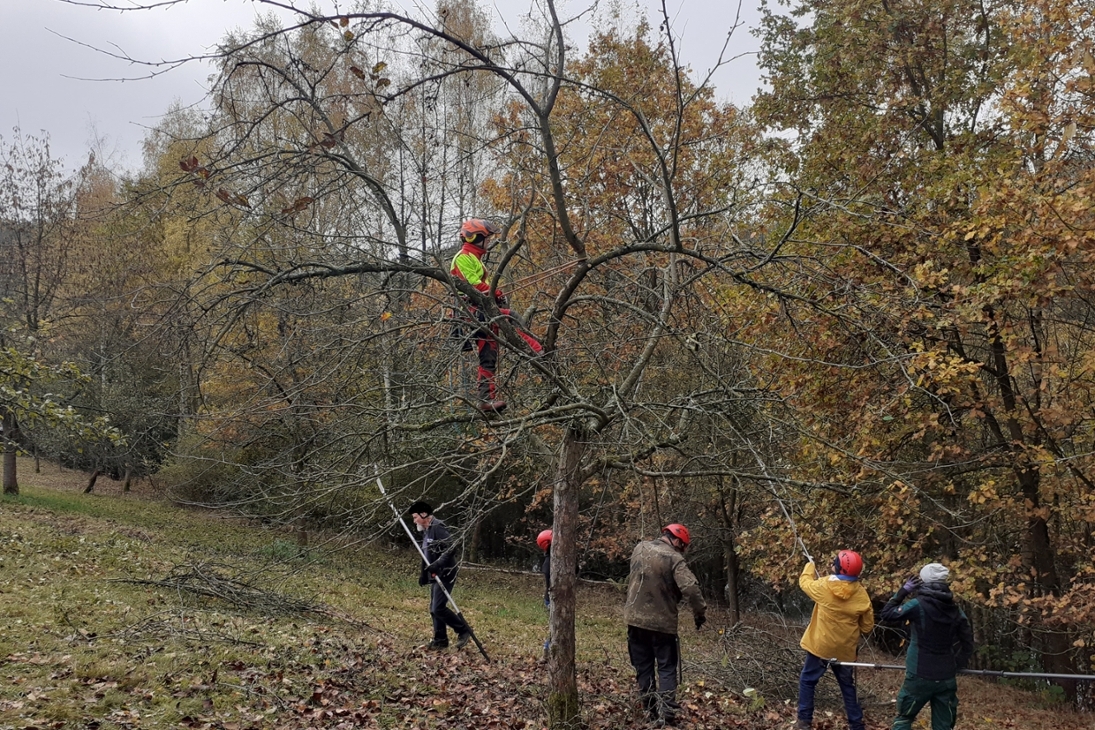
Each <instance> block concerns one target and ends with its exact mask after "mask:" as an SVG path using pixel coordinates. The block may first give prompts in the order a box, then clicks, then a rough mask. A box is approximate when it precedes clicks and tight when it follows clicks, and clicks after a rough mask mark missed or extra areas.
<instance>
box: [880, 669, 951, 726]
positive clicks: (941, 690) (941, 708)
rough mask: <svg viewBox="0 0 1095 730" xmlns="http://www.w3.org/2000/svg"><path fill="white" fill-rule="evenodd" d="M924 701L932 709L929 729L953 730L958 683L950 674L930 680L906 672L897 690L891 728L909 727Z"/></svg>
mask: <svg viewBox="0 0 1095 730" xmlns="http://www.w3.org/2000/svg"><path fill="white" fill-rule="evenodd" d="M928 703H931V708H932V730H954V725H955V723H957V722H958V682H957V681H955V679H954V678H953V677H952V678H951V679H941V680H938V681H932V680H930V679H921V678H920V677H914V676H910V675H907V674H906V675H905V683H904V684H902V685H901V691H900V692H898V693H897V717H896V718H894V721H893V730H910V729H911V728H912V724H913V720H915V719H916V715H917V713H918V712H920V710H921V709H923V707H924V705H926V704H928Z"/></svg>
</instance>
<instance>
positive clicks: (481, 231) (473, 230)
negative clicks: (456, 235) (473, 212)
mask: <svg viewBox="0 0 1095 730" xmlns="http://www.w3.org/2000/svg"><path fill="white" fill-rule="evenodd" d="M501 232H502V229H501V228H499V227H498V224H496V223H492V222H491V221H486V220H483V219H481V218H471V219H469V220H466V221H464V224H463V225H462V226H460V239H461V240H463V241H467V242H468V243H471V242H473V241H475V240H476V237H478V236H482V237H483V238H490V237H491V236H493V235H495V234H496V233H501Z"/></svg>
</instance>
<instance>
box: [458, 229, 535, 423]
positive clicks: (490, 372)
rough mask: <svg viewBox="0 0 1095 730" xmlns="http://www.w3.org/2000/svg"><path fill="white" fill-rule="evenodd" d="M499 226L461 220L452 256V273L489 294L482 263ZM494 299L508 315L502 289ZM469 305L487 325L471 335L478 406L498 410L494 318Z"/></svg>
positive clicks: (532, 340)
mask: <svg viewBox="0 0 1095 730" xmlns="http://www.w3.org/2000/svg"><path fill="white" fill-rule="evenodd" d="M500 230H501V229H499V228H498V226H497V224H495V223H493V222H491V221H487V220H482V219H479V218H472V219H470V220H467V221H464V224H463V225H461V226H460V242H461V247H460V250H459V251H458V252H457V254H456V255H455V256H454V257H453V259H452V267H451V270H450V273H451V274H452V276H453V277H454V278H457V279H463V280H464V281H466V282H468V283H469V284H471V285H472V286H474V287H475V288H476V289H478V290H479V291H481V292H483V293H484V294H490V277H488V276H487V271H486V269H485V268H484V267H483V258H484V257H485V256H486V255H487V252H488V251H489V250H490V249H491V237H492V236H495V235H497V234H498V233H499V232H500ZM494 301H495V303H496V304H497V305H498V311H499V313H500V314H501V315H502V316H504V317H509V316H511V312H510V310H509V309H508V307H507V302H506V297H505V295H504V294H503V293H502V291H501V289H497V290H495V292H494ZM468 309H469V310H470V311H471V313H472V315H473V316H475V317H476V319H477V320H478V321H479V322H481V323H483V324H484V325H486V326H485V327H484V326H480V327H476V329H475V334H474V336H473V337H474V340H475V346H476V350H477V351H478V353H479V375H478V383H479V408H480V410H482V411H483V412H485V413H501V412H502V411H504V410H505V408H506V402H505V401H504V400H501V399H499V398H498V396H497V392H496V389H495V382H494V376H495V372H496V371H497V369H498V339H497V335H498V325H497V324H494V323H493V322H492V323H490V324H487V317H486V315H485V313H484V312H482V311H480V309H479V308H478V307H476V306H475V305H474V304H471V303H469V305H468ZM517 332H518V334H519V335H521V337H522V338H523V339H524V340H525V342H527V343H528V345H529V347H531V348H532V351H533V352H534V353H536V354H539V353H540V352H542V351H543V346H542V345H541V344H540V343H539V342H538V341H537V340H536V338H534V337H532V335H529V334H528V333H526V332H523V331H521V330H517Z"/></svg>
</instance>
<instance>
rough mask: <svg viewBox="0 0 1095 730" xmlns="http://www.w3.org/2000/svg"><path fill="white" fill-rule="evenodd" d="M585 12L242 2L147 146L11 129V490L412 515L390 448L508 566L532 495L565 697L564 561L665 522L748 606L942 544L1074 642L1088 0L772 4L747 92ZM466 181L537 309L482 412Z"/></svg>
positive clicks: (1084, 608) (1089, 614) (992, 587)
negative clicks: (159, 494) (568, 30)
mask: <svg viewBox="0 0 1095 730" xmlns="http://www.w3.org/2000/svg"><path fill="white" fill-rule="evenodd" d="M260 2H261V0H260ZM565 27H566V19H565V18H563V17H562V16H560V15H559V13H558V11H557V9H556V7H555V5H554V4H553V3H551V2H547V3H545V4H543V5H537V6H535V7H534V8H533V12H532V13H531V15H530V18H529V19H528V22H527V24H526V25H525V26H524V27H522V28H521V29H520V31H519V32H515V33H514V34H512V35H507V36H496V35H494V34H493V33H492V31H491V30H490V22H489V17H488V16H487V14H486V12H485V11H484V10H483V9H481V8H479V7H477V6H476V4H475V3H474V0H442V2H440V3H439V4H438V6H437V8H436V9H435V11H433V12H431V13H428V14H424V15H423V16H421V17H419V16H413V17H412V16H408V15H403V14H401V13H399V12H396V11H395V10H393V9H390V8H387V7H386V6H384V4H383V3H382V2H380V1H379V0H377V1H376V2H373V1H369V2H361V3H358V4H356V5H355V6H354V7H353V10H352V12H349V11H347V10H346V9H343V10H342V11H341V12H334V11H331V12H330V14H324V13H323V11H321V10H313V11H308V12H304V11H301V12H299V14H298V16H297V22H296V24H293V25H286V24H283V23H281V22H278V21H276V20H275V19H274V18H273V17H271V18H270V19H269V20H267V21H264V22H262V23H260V24H258V25H257V26H256V27H254V28H253V29H251V30H250V31H247V32H245V33H239V34H232V35H228V36H226V37H225V38H224V41H223V43H222V45H221V46H220V48H218V49H216V53H215V54H214V57H215V59H216V62H217V74H216V77H215V82H214V86H213V91H212V94H211V97H210V100H209V102H210V103H209V107H208V109H207V110H205V111H195V110H193V109H174V110H171V111H170V113H168V114H167V115H166V117H165V120H164V121H163V122H162V123H161V124H160V125H158V126H157V127H156V128H155V129H154V130H152V132H151V133H150V134H149V135H148V137H147V140H146V143H145V162H144V166H143V168H142V169H141V170H140V171H139V172H138V173H136V174H119V173H118V171H115V170H110V169H106V168H105V167H104V166H103V165H102V164H101V163H100V162H99V161H97V160H96V159H95V158H94V157H92V158H91V159H89V160H88V162H87V164H86V165H84V166H83V167H82V168H81V169H80V170H79V172H77V173H76V174H75V175H69V174H68V173H67V172H65V167H64V164H63V161H60V160H57V159H54V158H53V157H52V156H51V155H50V151H49V142H48V136H46V135H42V136H30V135H26V134H24V133H22V132H20V131H18V130H16V131H14V132H13V133H11V134H8V135H6V136H4V137H3V138H2V139H0V157H2V159H3V166H2V168H0V250H2V255H0V320H2V324H3V330H2V332H0V412H2V416H3V431H2V434H3V447H4V455H5V459H4V471H3V487H4V491H5V492H6V493H17V492H18V474H17V471H16V464H17V462H16V459H15V454H16V452H17V451H20V450H21V451H22V452H25V453H29V454H33V455H35V456H38V457H43V458H49V459H52V460H57V461H59V462H61V463H63V464H65V465H68V466H73V467H80V468H83V469H86V470H87V471H89V472H92V473H94V474H96V475H98V474H104V475H107V476H109V477H111V478H114V479H123V480H126V481H127V482H128V481H129V480H130V479H132V478H134V477H136V476H152V477H153V479H154V480H155V483H156V484H157V485H158V486H159V487H160V488H161V489H162V490H163V491H164V492H165V493H169V494H170V495H171V496H172V497H173V498H175V499H177V500H180V501H182V502H187V503H195V504H213V505H217V506H220V507H224V508H232V509H235V510H239V511H241V512H244V513H246V514H248V515H252V516H255V517H259V518H261V519H263V520H265V521H267V522H269V523H274V524H283V525H286V526H290V527H292V528H293V529H294V530H296V532H297V534H298V535H299V536H300V538H301V539H302V540H304V539H307V536H308V535H309V534H311V533H315V532H318V531H337V532H342V533H356V534H360V535H364V536H369V537H376V536H378V535H380V534H386V535H389V536H390V538H391V539H393V540H395V539H400V535H401V533H397V532H394V531H392V515H391V511H390V508H389V507H388V505H387V504H385V502H384V501H383V499H382V498H381V495H380V492H379V490H378V489H377V486H376V480H377V479H378V478H379V479H381V480H382V481H383V483H384V484H385V486H386V488H387V489H388V490H389V492H392V493H394V495H395V496H396V499H397V501H398V503H400V504H408V503H409V502H410V501H411V500H414V499H418V498H426V499H429V500H431V501H433V503H434V504H436V505H438V512H439V513H440V514H441V515H443V517H444V518H445V519H446V521H447V522H448V523H449V524H451V525H455V526H457V527H459V532H460V535H461V537H462V543H463V554H464V558H465V560H469V561H482V562H486V561H490V562H498V563H510V564H513V565H519V566H522V567H526V566H528V565H529V564H530V563H532V562H533V561H535V560H537V557H536V550H535V545H534V543H533V537H534V536H535V534H536V533H537V532H538V531H539V530H540V529H542V528H543V527H546V526H552V527H553V529H554V530H555V535H556V542H555V546H556V547H555V548H554V551H553V563H554V564H555V566H556V571H555V573H556V574H555V576H554V578H553V580H554V583H553V591H554V597H555V598H554V600H553V602H552V616H551V622H552V636H553V644H552V646H553V650H552V657H551V660H550V664H549V671H550V674H551V687H552V690H551V691H552V698H553V699H552V701H551V703H550V704H549V711H550V714H551V717H552V719H553V722H556V723H558V724H560V725H561V724H563V723H565V722H566V721H567V720H568V718H570V717H573V715H574V713H576V712H577V701H576V698H577V690H576V687H575V685H574V631H573V621H574V586H575V575H580V576H582V577H586V578H601V579H603V578H613V579H619V578H621V577H622V576H625V575H626V570H627V566H626V559H627V555H628V554H629V552H630V549H631V547H632V545H633V544H634V542H635V541H636V540H638V539H640V538H642V537H648V536H651V535H653V534H655V533H656V531H657V529H658V528H659V527H660V526H661V525H663V524H665V523H667V522H683V523H685V524H686V525H688V527H689V528H690V530H692V533H693V546H694V548H693V550H690V552H689V557H690V563H691V564H692V565H693V567H694V568H695V569H696V572H697V574H699V575H700V576H701V579H702V580H703V582H704V584H705V589H706V591H707V593H708V594H709V595H710V596H711V597H712V598H713V599H717V600H720V601H724V602H726V603H727V604H728V606H729V608H730V612H731V616H733V617H734V619H735V620H736V619H737V618H739V617H740V616H741V615H742V613H744V612H745V611H746V610H760V611H772V610H789V609H790V610H793V609H794V607H795V603H796V602H797V601H799V600H800V599H799V598H798V597H797V595H798V594H797V592H796V591H795V590H792V588H793V585H794V584H793V579H794V578H795V577H797V575H798V572H799V570H800V569H801V564H802V562H803V559H802V552H803V546H805V547H807V548H808V549H809V551H810V552H811V553H812V554H813V555H816V556H819V559H822V556H828V555H830V554H831V553H832V552H833V551H835V550H836V549H839V548H844V547H850V548H854V549H857V550H859V551H860V552H862V554H863V555H864V557H865V560H866V562H867V566H868V573H867V581H868V587H869V590H870V591H871V593H872V594H873V595H876V596H880V597H887V596H888V595H889V591H890V590H892V589H893V588H895V587H896V586H897V585H899V583H900V581H901V580H902V579H903V578H904V577H906V576H907V575H909V574H910V573H911V572H912V570H913V569H914V568H915V567H917V566H919V565H920V564H922V563H924V562H926V561H930V560H942V561H943V562H946V563H947V564H948V565H950V567H951V569H952V571H953V574H954V576H955V582H954V588H955V592H956V595H958V596H960V598H961V600H962V602H963V605H964V607H965V608H966V611H967V613H968V614H969V615H970V617H971V620H972V621H973V623H974V629H975V633H976V636H977V640H978V644H979V653H978V655H977V659H976V661H977V662H978V665H979V666H981V667H985V668H996V669H1009V670H1034V671H1051V672H1063V673H1077V672H1080V673H1083V672H1090V671H1092V670H1093V668H1095V667H1093V660H1095V657H1093V656H1092V653H1091V649H1090V648H1089V647H1090V646H1091V645H1093V644H1095V608H1093V606H1095V561H1093V560H1092V558H1091V553H1092V549H1093V547H1095V535H1093V527H1095V489H1093V485H1092V482H1091V480H1092V479H1093V478H1095V473H1093V470H1092V457H1093V449H1095V428H1093V418H1095V410H1093V407H1095V348H1093V347H1092V339H1093V338H1095V281H1093V277H1095V268H1093V263H1095V262H1093V260H1092V259H1093V256H1095V204H1093V203H1092V201H1093V200H1095V11H1093V9H1092V6H1091V5H1090V3H1086V2H1078V1H1075V0H1061V1H1057V0H1028V1H1026V2H1018V1H1015V0H1000V1H999V2H989V3H982V2H967V1H965V0H945V1H942V2H940V1H939V0H935V1H933V2H923V1H921V0H899V1H898V2H878V3H863V2H858V1H852V0H831V1H829V2H820V1H819V0H817V1H815V0H806V1H805V2H793V3H789V4H787V5H781V6H780V7H768V8H766V9H765V13H764V21H763V24H762V26H761V27H760V28H758V29H756V32H757V33H758V34H759V35H760V37H761V39H762V52H761V56H760V61H759V63H760V65H761V68H762V69H763V70H764V73H765V80H766V86H765V88H764V90H763V91H762V92H760V93H758V95H757V96H756V97H755V98H754V99H753V100H752V104H751V105H750V106H748V107H736V106H733V105H730V104H728V103H725V102H722V101H720V100H719V96H718V93H717V89H714V88H712V87H711V86H710V85H708V83H707V82H706V80H705V79H704V78H700V77H697V76H696V75H695V74H694V73H693V72H692V71H691V70H690V69H688V68H686V67H684V66H682V64H681V62H680V60H679V49H678V48H677V46H676V45H675V43H676V41H675V38H674V36H673V35H672V34H667V29H668V28H670V27H671V24H670V23H669V22H668V20H667V19H665V22H663V23H662V24H661V25H659V26H657V27H655V26H653V25H645V24H640V25H639V26H638V27H632V26H630V25H627V24H623V23H620V24H617V25H615V26H606V27H603V28H601V29H600V30H599V31H598V32H597V33H595V34H594V36H593V37H592V38H591V40H590V42H589V44H588V46H587V47H584V48H581V49H575V48H572V47H571V46H570V45H569V44H568V41H567V38H566V34H565V33H564V29H565ZM739 32H740V31H739ZM733 43H734V36H733V34H731V35H730V36H729V39H728V45H727V49H728V55H729V54H730V53H732V51H733ZM469 217H481V218H490V219H493V220H495V221H498V222H499V223H500V224H501V225H502V226H503V227H504V233H503V236H502V238H503V239H504V244H503V245H502V246H500V247H499V249H497V250H496V251H495V252H493V253H492V258H491V260H490V262H489V264H488V271H490V272H492V273H493V274H494V276H495V283H497V284H498V286H499V287H500V288H502V289H504V290H505V291H506V292H507V294H508V296H509V300H510V304H511V306H512V307H513V308H515V309H516V310H518V311H520V312H521V313H522V316H523V319H524V321H525V322H527V323H528V325H529V327H530V328H531V329H532V330H533V331H534V332H536V333H537V335H538V336H539V337H541V338H542V340H543V342H544V344H545V348H546V354H545V356H543V357H539V358H534V357H533V356H532V355H533V353H532V352H531V351H530V350H529V349H528V348H527V346H525V345H524V343H523V341H522V340H521V339H520V337H518V336H517V333H516V332H515V331H514V330H513V327H512V325H511V324H509V323H508V321H506V320H501V319H500V320H499V322H498V323H499V326H500V328H501V333H500V335H499V338H500V343H501V348H502V351H503V356H502V361H501V366H500V370H499V375H500V380H501V382H502V391H503V395H504V397H505V398H506V400H507V401H508V402H509V410H508V411H507V412H506V413H505V414H504V415H502V416H501V417H498V418H494V419H491V420H485V419H484V418H483V417H482V416H481V415H480V414H479V413H478V412H477V411H476V410H475V408H474V407H473V400H474V379H475V368H474V355H473V354H470V353H467V352H464V351H462V347H461V342H460V340H459V339H458V338H455V339H454V338H453V337H452V336H451V335H452V326H451V312H452V309H453V308H454V307H457V308H459V307H460V306H463V305H462V304H461V301H463V300H462V299H461V297H463V298H464V299H467V300H470V301H472V302H473V303H476V304H478V305H479V306H481V307H483V308H485V309H487V310H488V311H494V312H495V313H496V309H493V310H492V307H493V304H492V303H491V302H488V301H487V300H485V299H482V298H481V297H480V298H478V299H476V296H477V295H476V294H475V293H474V292H472V291H471V290H470V289H468V288H467V287H463V288H461V287H460V286H458V285H457V284H456V283H455V282H453V281H452V280H451V278H450V277H449V274H448V272H449V261H450V259H451V256H452V254H453V253H454V252H455V244H456V230H457V228H458V227H459V224H460V222H461V221H462V220H463V219H465V218H469ZM94 479H95V477H93V478H92V483H91V484H89V485H88V488H89V489H91V488H93V485H94ZM1064 690H1065V691H1066V692H1067V693H1069V694H1070V695H1074V696H1078V698H1079V700H1080V701H1081V702H1085V701H1090V697H1086V696H1085V694H1084V693H1085V692H1089V691H1090V690H1088V689H1087V688H1085V687H1082V686H1081V687H1077V686H1075V685H1069V684H1067V683H1065V686H1064Z"/></svg>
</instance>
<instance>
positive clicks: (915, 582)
mask: <svg viewBox="0 0 1095 730" xmlns="http://www.w3.org/2000/svg"><path fill="white" fill-rule="evenodd" d="M919 587H920V579H919V578H917V577H915V576H914V577H912V578H909V579H908V580H907V581H905V585H903V586H901V590H903V591H905V592H906V593H912V592H913V591H915V590H916V589H917V588H919Z"/></svg>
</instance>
